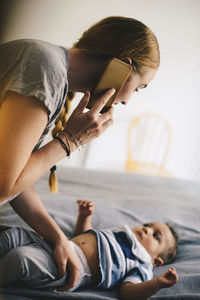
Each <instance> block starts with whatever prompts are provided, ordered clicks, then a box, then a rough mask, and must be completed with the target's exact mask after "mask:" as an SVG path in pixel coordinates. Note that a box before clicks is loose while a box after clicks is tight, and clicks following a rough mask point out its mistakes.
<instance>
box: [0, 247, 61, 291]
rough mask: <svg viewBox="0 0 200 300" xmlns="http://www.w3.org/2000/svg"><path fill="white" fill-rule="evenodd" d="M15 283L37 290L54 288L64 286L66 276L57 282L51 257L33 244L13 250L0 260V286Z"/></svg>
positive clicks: (55, 270) (54, 263)
mask: <svg viewBox="0 0 200 300" xmlns="http://www.w3.org/2000/svg"><path fill="white" fill-rule="evenodd" d="M17 281H20V282H25V283H26V284H27V285H28V286H30V287H32V288H37V289H38V288H44V287H55V286H59V285H62V284H64V282H65V281H66V275H65V276H63V277H62V278H61V279H59V280H58V271H57V265H56V262H55V261H54V259H53V257H52V256H51V255H50V254H49V253H48V252H47V251H46V250H45V249H43V248H42V247H40V246H39V245H37V244H36V243H35V244H32V245H30V246H20V247H17V248H14V249H12V250H11V251H9V252H8V254H6V255H5V256H4V257H3V258H2V259H1V260H0V285H1V286H5V285H8V284H12V283H14V282H17Z"/></svg>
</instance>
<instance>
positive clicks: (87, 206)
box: [76, 200, 94, 217]
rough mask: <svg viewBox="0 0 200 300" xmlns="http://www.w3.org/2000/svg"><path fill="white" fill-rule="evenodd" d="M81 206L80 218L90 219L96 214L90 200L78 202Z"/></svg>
mask: <svg viewBox="0 0 200 300" xmlns="http://www.w3.org/2000/svg"><path fill="white" fill-rule="evenodd" d="M76 202H77V203H78V205H79V216H82V217H89V216H91V215H92V214H93V212H94V203H93V202H92V201H88V200H77V201H76Z"/></svg>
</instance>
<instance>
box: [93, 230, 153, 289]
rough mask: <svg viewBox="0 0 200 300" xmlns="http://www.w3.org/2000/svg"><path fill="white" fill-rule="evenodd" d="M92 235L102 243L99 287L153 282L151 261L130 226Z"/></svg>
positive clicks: (99, 247) (99, 249)
mask: <svg viewBox="0 0 200 300" xmlns="http://www.w3.org/2000/svg"><path fill="white" fill-rule="evenodd" d="M90 232H94V233H95V234H96V236H97V241H98V253H99V265H100V271H101V276H102V278H101V282H100V283H99V284H98V287H102V288H111V287H113V286H114V285H115V284H117V283H118V282H132V283H140V282H143V281H147V280H150V279H152V277H153V272H152V270H153V265H152V262H151V257H150V255H149V254H148V252H147V251H146V249H145V248H144V247H143V246H142V245H141V244H140V243H139V241H138V240H137V238H136V236H135V235H134V233H133V232H132V231H131V229H130V228H129V227H128V226H127V225H124V226H123V227H122V228H120V229H108V230H101V231H100V230H95V229H92V230H90Z"/></svg>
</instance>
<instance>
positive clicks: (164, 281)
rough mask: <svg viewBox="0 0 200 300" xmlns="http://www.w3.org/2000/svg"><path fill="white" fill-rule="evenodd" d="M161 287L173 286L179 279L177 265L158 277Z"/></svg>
mask: <svg viewBox="0 0 200 300" xmlns="http://www.w3.org/2000/svg"><path fill="white" fill-rule="evenodd" d="M157 280H158V283H159V285H160V287H161V288H168V287H171V286H173V285H174V284H175V283H177V281H178V275H177V273H176V269H175V267H172V268H170V269H169V270H168V271H167V272H165V273H163V274H161V275H160V276H158V277H157Z"/></svg>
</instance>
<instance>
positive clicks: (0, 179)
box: [0, 90, 113, 201]
mask: <svg viewBox="0 0 200 300" xmlns="http://www.w3.org/2000/svg"><path fill="white" fill-rule="evenodd" d="M112 94H113V91H112V90H109V91H108V92H106V93H105V94H104V95H103V96H102V97H101V98H100V100H99V102H98V103H97V104H96V105H95V106H94V107H93V108H92V109H91V110H90V111H88V112H85V113H84V112H83V111H84V109H85V107H86V106H87V103H88V101H89V97H90V94H89V93H86V94H85V95H84V97H83V98H82V100H81V102H80V103H79V105H78V106H77V108H76V109H75V110H74V112H73V113H72V115H71V117H70V119H69V120H68V122H67V124H66V129H67V130H68V132H69V133H70V134H68V133H66V132H65V134H61V138H62V139H63V140H65V139H66V138H67V139H68V142H69V144H70V150H71V151H74V150H75V149H76V145H75V143H74V141H73V139H72V138H71V135H72V136H73V137H74V138H78V139H81V142H82V144H86V143H88V142H90V141H91V140H92V139H94V138H95V137H97V136H99V135H100V134H101V133H102V132H103V131H104V130H105V129H106V128H108V127H109V126H110V125H111V124H112V109H110V111H108V112H106V113H104V114H102V115H99V112H100V111H101V109H102V107H103V106H104V104H105V103H106V102H107V101H108V99H109V98H110V97H111V95H112ZM47 121H48V111H47V108H46V107H45V106H44V104H43V103H42V102H41V101H39V100H38V99H36V98H34V97H26V96H22V95H20V94H18V93H15V92H10V91H9V92H7V93H6V97H5V99H4V101H3V104H2V106H1V108H0V166H1V168H0V201H3V200H5V199H8V198H9V197H12V196H14V195H16V194H18V193H21V192H23V191H24V190H26V189H28V188H29V187H30V186H32V185H33V184H34V183H35V182H36V181H37V180H38V179H39V178H41V177H42V176H43V175H44V174H45V173H46V172H47V171H48V170H49V169H50V168H51V167H52V166H53V165H54V164H56V163H57V162H58V161H59V160H61V159H62V158H64V157H65V156H66V152H65V150H64V149H63V147H62V145H61V144H60V143H59V141H57V140H53V141H51V142H50V143H48V144H46V145H45V146H43V147H41V148H40V149H39V150H37V151H35V152H33V153H32V151H33V149H34V147H35V145H36V144H37V142H38V140H39V138H40V136H41V135H42V132H43V130H44V128H45V126H46V124H47ZM65 142H66V141H65Z"/></svg>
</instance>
